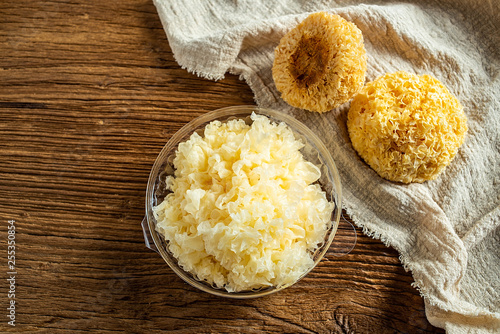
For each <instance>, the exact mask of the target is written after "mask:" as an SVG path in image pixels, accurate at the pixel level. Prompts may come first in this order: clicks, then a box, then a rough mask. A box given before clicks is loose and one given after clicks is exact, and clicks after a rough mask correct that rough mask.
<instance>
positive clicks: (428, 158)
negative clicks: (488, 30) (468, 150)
mask: <svg viewBox="0 0 500 334" xmlns="http://www.w3.org/2000/svg"><path fill="white" fill-rule="evenodd" d="M466 123H467V119H466V116H465V113H464V110H463V107H462V105H461V104H460V102H459V101H458V100H457V98H456V97H455V96H453V95H452V94H451V93H450V92H449V91H448V89H447V88H446V87H445V86H443V84H442V83H441V82H439V81H438V80H437V79H436V78H434V77H432V76H430V75H422V76H417V75H415V74H410V73H406V72H396V73H392V74H386V75H384V76H382V77H379V78H378V79H376V80H375V81H373V82H370V83H368V84H367V85H366V86H365V87H364V88H363V89H362V90H361V92H360V93H359V94H357V95H356V96H355V97H354V99H353V101H352V102H351V107H350V109H349V113H348V117H347V129H348V131H349V136H350V138H351V142H352V145H353V147H354V149H355V150H356V151H357V152H358V153H359V155H360V156H361V158H363V159H364V160H365V161H366V162H367V163H368V164H369V165H370V167H371V168H373V169H374V170H375V171H376V172H377V173H378V174H379V175H380V176H381V177H383V178H385V179H388V180H391V181H397V182H403V183H410V182H424V181H426V180H432V179H435V178H436V177H437V176H438V174H439V173H440V172H441V171H443V169H444V168H445V167H446V166H447V165H448V164H449V163H450V162H451V160H452V159H453V157H454V156H455V154H456V153H457V151H458V148H459V147H460V145H462V143H463V142H464V137H465V133H466V132H467V124H466Z"/></svg>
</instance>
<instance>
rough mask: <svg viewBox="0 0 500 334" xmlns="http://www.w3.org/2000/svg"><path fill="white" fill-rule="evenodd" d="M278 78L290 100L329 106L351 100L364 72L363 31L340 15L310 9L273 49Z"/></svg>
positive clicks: (316, 106)
mask: <svg viewBox="0 0 500 334" xmlns="http://www.w3.org/2000/svg"><path fill="white" fill-rule="evenodd" d="M274 55H275V59H274V64H273V69H272V74H273V79H274V83H275V84H276V88H277V89H278V91H280V92H281V97H282V98H283V100H285V101H286V102H287V103H288V104H290V105H291V106H294V107H297V108H302V109H306V110H309V111H316V112H325V111H329V110H331V109H333V108H336V107H338V106H339V105H341V104H343V103H344V102H347V101H348V100H350V99H351V98H352V97H353V96H354V95H355V94H356V93H357V92H358V91H359V90H360V89H361V88H362V87H363V84H364V81H365V72H366V51H365V48H364V45H363V35H362V33H361V31H360V30H359V29H358V28H357V27H356V25H355V24H354V23H352V22H348V21H346V20H345V19H343V18H341V17H340V16H338V15H333V14H329V13H326V12H318V13H314V14H311V15H309V16H308V17H307V18H306V19H305V20H304V21H302V22H301V23H300V24H299V25H298V26H296V27H295V28H294V29H292V30H291V31H290V32H288V33H287V34H286V35H285V36H284V37H283V38H282V39H281V41H280V43H279V45H278V47H277V48H276V49H275V52H274Z"/></svg>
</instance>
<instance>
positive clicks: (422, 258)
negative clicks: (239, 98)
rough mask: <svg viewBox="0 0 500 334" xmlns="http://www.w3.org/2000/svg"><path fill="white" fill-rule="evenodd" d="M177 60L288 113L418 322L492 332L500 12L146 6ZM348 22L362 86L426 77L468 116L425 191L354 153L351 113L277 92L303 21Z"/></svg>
mask: <svg viewBox="0 0 500 334" xmlns="http://www.w3.org/2000/svg"><path fill="white" fill-rule="evenodd" d="M154 3H155V5H156V7H157V10H158V13H159V17H160V19H161V21H162V24H163V26H164V29H165V32H166V34H167V37H168V40H169V43H170V46H171V48H172V51H173V53H174V57H175V59H176V61H177V62H178V63H179V65H180V66H182V67H183V68H185V69H186V70H188V71H190V72H193V73H196V74H198V75H199V76H202V77H205V78H209V79H213V80H218V79H221V78H223V77H224V75H225V73H228V72H229V73H232V74H236V75H239V76H240V78H241V79H243V80H245V81H246V82H247V83H248V85H249V86H250V88H251V89H252V91H253V92H254V95H255V101H256V103H257V104H258V105H259V106H261V107H269V108H273V109H277V110H280V111H282V112H284V113H288V114H290V115H293V116H294V117H295V118H297V119H298V120H300V121H302V122H303V123H305V124H306V125H307V126H309V127H310V128H311V129H312V130H313V131H315V132H316V133H317V134H318V135H319V136H320V138H323V140H324V142H325V145H326V146H327V147H328V148H329V149H330V152H331V154H332V156H333V158H334V160H335V163H336V165H337V168H338V170H339V173H340V177H341V182H342V186H343V206H344V208H345V209H346V211H347V213H348V214H349V215H350V216H351V217H352V219H353V220H354V222H355V223H356V224H357V225H358V226H361V227H362V228H363V231H364V232H365V233H366V234H367V235H370V236H372V237H375V238H378V239H380V240H382V242H384V243H385V244H386V245H389V246H392V247H394V248H395V249H396V250H397V251H398V252H399V254H400V259H401V262H402V264H403V266H404V267H405V269H406V270H410V271H411V273H412V275H413V278H414V280H415V282H414V286H415V287H416V288H418V289H419V291H420V292H421V294H422V295H423V297H424V299H425V306H426V315H427V318H428V320H429V321H430V322H431V323H432V324H433V325H435V326H438V327H441V328H444V329H446V330H447V331H448V332H450V333H498V332H500V298H499V297H500V248H499V246H500V205H499V204H500V134H499V133H500V132H499V129H500V4H499V3H498V2H495V1H493V0H489V1H481V0H460V1H451V0H449V1H439V0H428V1H419V2H418V3H417V2H415V3H412V2H401V3H385V2H383V1H371V2H369V3H365V4H358V2H357V1H354V0H344V1H329V0H322V1H301V0H275V1H263V0H261V1H255V0H254V1H251V0H232V1H231V0H216V1H210V2H207V1H201V0H154ZM321 10H324V11H328V12H331V13H334V14H338V15H340V16H342V17H344V18H345V19H347V20H350V21H352V22H354V23H355V24H356V25H357V26H358V27H359V28H360V29H361V31H362V32H363V36H364V42H365V47H366V51H367V54H368V70H367V81H371V80H374V79H375V78H376V77H378V76H380V75H382V74H384V73H387V72H395V71H398V70H405V71H408V72H413V73H416V74H426V73H427V74H431V75H433V76H435V77H436V78H438V79H439V80H440V81H441V82H443V84H444V85H445V86H447V87H448V89H449V90H450V91H451V92H452V93H453V94H454V95H456V96H457V97H458V99H459V100H460V101H461V102H462V104H463V105H464V109H465V112H466V115H467V117H468V127H469V132H468V134H467V137H466V140H465V143H464V145H463V146H462V147H461V148H460V150H459V152H458V154H457V156H456V157H455V159H454V160H453V161H452V163H451V164H450V165H449V166H448V167H447V168H446V170H445V171H444V172H443V173H442V174H441V175H440V176H439V177H438V179H436V180H434V181H428V182H425V183H422V184H409V185H403V184H398V183H393V182H389V181H386V180H383V179H381V178H380V177H379V176H378V175H377V174H376V173H375V172H374V171H373V170H371V169H370V167H369V166H368V165H366V164H365V163H364V162H363V161H362V160H361V159H360V158H359V157H358V155H357V154H356V152H355V151H354V150H353V148H352V146H351V144H350V140H349V136H348V134H347V128H346V117H347V111H348V108H349V103H346V104H344V105H343V106H341V107H339V108H337V109H335V110H332V111H330V112H328V113H325V114H317V113H312V112H307V111H304V110H299V109H295V108H292V107H290V106H289V105H287V104H286V103H285V102H284V101H283V100H282V99H281V98H280V94H279V92H278V91H277V90H276V88H275V86H274V82H273V79H272V73H271V68H272V63H273V59H274V48H275V47H276V46H277V45H278V43H279V40H280V39H281V37H282V36H283V35H284V34H285V33H286V32H288V31H289V30H290V29H292V28H293V27H294V26H295V25H296V24H298V23H299V22H300V21H302V20H303V19H305V18H306V17H307V16H308V15H309V14H311V13H313V12H317V11H321Z"/></svg>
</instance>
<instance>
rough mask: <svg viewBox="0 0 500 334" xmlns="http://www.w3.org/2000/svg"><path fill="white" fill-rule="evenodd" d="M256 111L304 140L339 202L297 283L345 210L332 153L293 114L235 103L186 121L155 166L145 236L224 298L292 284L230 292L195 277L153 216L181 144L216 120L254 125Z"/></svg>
mask: <svg viewBox="0 0 500 334" xmlns="http://www.w3.org/2000/svg"><path fill="white" fill-rule="evenodd" d="M252 112H255V113H256V114H261V115H265V116H267V117H268V118H269V119H271V121H274V122H276V123H279V122H284V123H285V124H287V125H288V127H289V128H290V129H291V130H292V131H293V133H294V135H295V137H296V139H299V138H300V139H302V141H303V142H304V144H305V147H304V148H303V149H302V154H303V155H304V158H305V159H306V160H308V161H310V162H312V163H314V164H315V165H316V166H318V167H319V168H320V169H321V178H320V180H318V181H317V182H319V184H320V186H321V187H322V189H323V190H324V191H325V192H326V196H327V199H328V200H329V201H330V202H333V203H335V209H334V211H333V213H332V217H331V221H332V224H331V226H330V227H329V229H328V231H327V233H326V234H325V239H324V242H323V244H322V245H321V246H320V247H319V248H318V249H316V251H315V252H314V254H313V260H314V265H313V266H312V267H311V268H309V269H308V270H307V271H306V272H304V273H303V274H302V275H301V276H300V277H299V279H298V280H297V281H296V282H298V281H299V280H300V279H302V278H303V277H304V276H306V275H307V274H308V273H309V272H310V271H311V270H312V269H313V268H314V267H315V266H316V265H317V264H318V263H319V261H321V259H322V258H323V256H324V255H325V253H326V251H327V250H328V248H329V247H330V245H331V243H332V241H333V238H334V237H335V233H336V231H337V227H338V225H339V220H340V216H341V211H342V209H341V208H342V205H341V197H342V191H341V185H340V179H339V175H338V172H337V168H336V167H335V163H334V161H333V159H332V157H331V155H330V153H329V152H328V150H327V149H326V147H325V145H324V144H323V143H322V142H321V140H320V139H319V138H318V137H317V136H316V135H315V134H314V133H313V132H312V131H311V130H310V129H309V128H308V127H306V126H305V125H304V124H302V123H301V122H299V121H297V120H296V119H294V118H293V117H291V116H288V115H286V114H283V113H280V112H278V111H275V110H270V109H264V108H259V107H255V106H235V107H227V108H222V109H218V110H215V111H211V112H209V113H207V114H205V115H203V116H200V117H198V118H196V119H194V120H192V121H191V122H189V123H188V124H186V125H185V126H184V127H182V128H181V129H180V130H179V131H178V132H177V133H175V134H174V136H172V138H171V139H170V140H169V141H168V143H167V144H166V145H165V146H164V147H163V149H162V150H161V152H160V154H159V155H158V158H157V159H156V161H155V163H154V165H153V168H152V169H151V173H150V175H149V181H148V185H147V190H146V216H145V217H144V220H143V222H142V226H143V230H144V237H145V241H146V245H147V246H148V247H149V248H151V249H153V250H155V251H157V252H158V253H159V254H160V255H161V256H162V258H163V259H164V260H165V262H167V264H168V265H169V266H170V268H172V270H173V271H174V272H175V273H176V274H177V275H178V276H179V277H180V278H182V279H183V280H184V281H185V282H187V283H189V284H190V285H192V286H193V287H195V288H198V289H200V290H202V291H205V292H207V293H211V294H213V295H217V296H221V297H229V298H240V299H243V298H254V297H261V296H265V295H268V294H271V293H274V292H277V291H280V290H283V289H284V288H286V287H288V286H290V285H292V284H290V285H285V286H280V287H267V288H263V289H261V290H257V291H254V290H252V291H243V292H228V291H226V290H225V289H219V288H215V287H213V286H212V285H211V284H209V283H207V282H204V281H199V280H197V279H195V278H194V276H193V275H192V274H191V273H189V272H187V271H184V270H183V269H182V267H180V266H179V265H178V263H177V259H176V258H175V257H174V256H173V255H172V254H171V253H170V251H169V250H168V241H166V240H165V238H164V237H163V236H162V235H160V234H159V233H158V232H157V231H156V223H157V222H156V220H155V218H154V216H153V207H155V206H156V205H158V204H160V203H161V202H162V201H163V199H164V198H165V196H166V195H167V193H168V192H167V190H166V188H165V178H166V176H167V175H173V174H174V167H173V159H174V157H175V153H176V149H177V146H178V144H179V143H181V142H183V141H186V140H187V139H189V137H190V136H191V134H192V133H193V132H198V133H199V134H200V135H201V136H203V129H204V128H205V126H206V125H207V124H208V123H210V122H212V121H215V120H218V121H221V122H225V121H228V120H231V119H235V118H238V119H244V120H245V121H247V123H249V124H251V120H250V115H251V114H252ZM296 282H294V283H293V284H295V283H296Z"/></svg>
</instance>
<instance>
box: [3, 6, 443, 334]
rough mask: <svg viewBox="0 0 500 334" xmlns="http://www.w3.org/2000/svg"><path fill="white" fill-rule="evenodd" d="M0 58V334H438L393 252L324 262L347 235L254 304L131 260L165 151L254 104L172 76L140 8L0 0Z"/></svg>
mask: <svg viewBox="0 0 500 334" xmlns="http://www.w3.org/2000/svg"><path fill="white" fill-rule="evenodd" d="M0 45H1V47H2V52H1V53H0V75H1V82H0V158H1V159H2V163H1V164H0V219H1V220H0V224H1V226H2V228H1V229H0V240H1V242H2V243H1V245H2V248H3V254H4V255H3V256H4V258H3V259H4V262H5V260H6V258H5V256H6V255H5V250H6V243H5V241H6V240H7V232H6V231H7V229H6V226H7V223H8V221H9V220H15V221H16V223H15V224H16V231H17V233H16V240H15V241H16V245H17V249H16V267H17V272H18V274H17V276H16V324H17V326H16V327H15V328H12V327H10V326H8V325H7V321H6V317H5V315H2V319H3V320H2V321H1V322H0V331H2V332H4V331H23V332H31V333H38V332H48V333H63V332H68V331H74V332H80V331H81V332H83V331H96V332H100V333H108V332H109V333H111V332H118V331H125V332H131V333H140V332H152V333H156V332H158V333H159V332H162V331H172V332H178V333H193V332H196V333H215V332H241V331H244V332H249V333H262V332H276V333H278V332H294V333H332V332H333V333H354V332H357V333H366V332H372V333H440V332H442V331H441V330H439V329H437V328H434V327H432V326H431V325H430V324H429V323H428V322H427V320H426V318H425V312H424V304H423V300H422V299H421V297H420V296H419V293H418V291H416V290H415V289H414V288H412V287H411V283H412V281H413V279H412V277H411V275H410V273H407V272H405V271H404V270H403V268H402V267H401V264H400V263H399V260H398V254H397V252H396V251H394V250H393V249H390V248H387V247H385V246H384V245H383V244H382V243H380V242H379V241H377V240H373V239H370V238H368V237H366V236H363V235H362V233H361V231H360V230H359V229H357V233H358V240H357V245H356V247H355V248H354V250H353V251H352V252H351V253H350V254H349V255H345V256H341V257H338V256H337V254H336V253H335V250H336V249H337V248H341V247H344V246H345V245H348V244H349V243H350V242H352V234H350V233H349V228H348V227H346V229H345V230H342V229H341V230H340V231H339V238H338V241H336V244H334V245H333V246H332V248H331V249H330V251H329V253H328V254H327V257H326V258H325V260H324V261H322V262H321V263H320V265H319V266H318V267H317V268H316V269H315V270H313V271H312V272H311V273H310V274H309V275H308V276H307V277H306V278H305V279H303V280H302V281H300V282H299V283H297V284H296V285H294V286H293V287H291V288H289V289H287V290H284V291H283V292H280V293H278V294H275V295H271V296H267V297H263V298H260V299H253V300H227V299H222V298H217V297H213V296H210V295H207V294H205V293H201V292H198V291H196V290H195V289H193V288H191V287H190V286H188V285H187V284H185V283H184V282H183V281H182V280H181V279H179V278H178V277H177V276H176V275H175V274H174V273H173V272H172V271H171V270H170V269H169V268H168V267H167V265H166V264H165V263H164V262H163V261H162V259H161V258H160V257H159V256H158V255H157V254H155V253H153V252H151V251H150V250H148V249H147V248H146V247H145V246H144V243H143V237H142V231H141V228H140V225H139V224H140V221H141V220H142V217H143V215H144V196H145V190H146V182H147V178H148V175H149V170H150V168H151V166H152V164H153V162H154V160H155V158H156V156H157V154H158V153H159V151H160V150H161V148H162V147H163V145H164V144H165V143H166V142H167V140H168V139H169V138H170V137H171V136H172V135H173V134H174V133H175V132H176V131H177V130H178V129H180V128H181V127H182V126H183V125H184V124H186V123H187V122H188V121H190V120H192V119H193V118H195V117H197V116H199V115H202V114H203V113H205V112H207V111H210V110H213V109H217V108H221V107H225V106H232V105H241V104H253V103H254V102H253V96H252V93H251V91H250V90H249V88H248V87H247V85H246V84H245V83H244V82H241V81H239V80H238V78H237V77H234V76H231V75H228V76H227V78H226V79H224V80H221V81H218V82H212V81H208V80H204V79H201V78H198V77H196V76H194V75H192V74H189V73H187V72H186V71H185V70H183V69H181V68H180V67H179V66H178V65H177V63H176V62H175V60H174V58H173V56H172V52H171V50H170V48H169V45H168V41H167V39H166V37H165V33H164V31H163V29H162V26H161V23H160V21H159V19H158V16H157V13H156V10H155V8H154V6H153V4H152V2H151V1H150V0H134V1H132V0H124V1H104V2H98V1H93V2H88V1H87V2H86V1H78V0H71V1H56V0H52V1H26V0H22V1H17V0H16V1H14V0H5V1H2V2H1V3H0ZM2 268H3V269H2V271H1V277H2V279H6V278H7V268H6V267H5V266H2ZM4 282H5V281H4ZM7 289H8V287H7V284H2V285H1V286H0V300H1V305H3V306H2V309H3V310H4V311H3V312H4V313H5V312H6V305H7V304H6V303H7V302H8V301H7Z"/></svg>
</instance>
